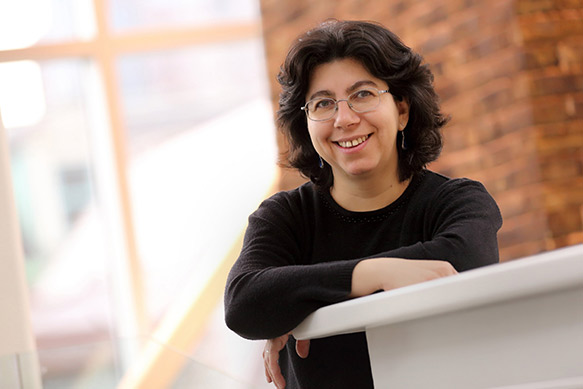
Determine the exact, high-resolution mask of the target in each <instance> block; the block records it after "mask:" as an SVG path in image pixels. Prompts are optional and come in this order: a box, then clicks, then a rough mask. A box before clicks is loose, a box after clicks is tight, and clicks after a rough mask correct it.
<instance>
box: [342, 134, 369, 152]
mask: <svg viewBox="0 0 583 389" xmlns="http://www.w3.org/2000/svg"><path fill="white" fill-rule="evenodd" d="M369 137H370V135H365V136H361V137H360V138H356V139H352V140H347V141H338V142H335V143H336V144H337V145H339V146H340V147H342V148H343V149H350V148H353V147H356V146H358V145H359V144H361V143H363V142H364V141H366V140H367V139H368V138H369Z"/></svg>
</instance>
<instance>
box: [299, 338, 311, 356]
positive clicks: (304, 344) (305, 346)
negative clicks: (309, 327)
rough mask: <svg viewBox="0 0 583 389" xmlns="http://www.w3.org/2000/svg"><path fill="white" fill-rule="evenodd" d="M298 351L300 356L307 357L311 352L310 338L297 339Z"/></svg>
mask: <svg viewBox="0 0 583 389" xmlns="http://www.w3.org/2000/svg"><path fill="white" fill-rule="evenodd" d="M296 352H297V353H298V355H299V357H300V358H307V357H308V354H309V352H310V340H309V339H307V340H296Z"/></svg>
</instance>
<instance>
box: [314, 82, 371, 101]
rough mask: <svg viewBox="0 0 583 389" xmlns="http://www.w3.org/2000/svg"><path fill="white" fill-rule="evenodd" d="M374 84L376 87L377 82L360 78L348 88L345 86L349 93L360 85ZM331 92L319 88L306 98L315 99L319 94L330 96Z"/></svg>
mask: <svg viewBox="0 0 583 389" xmlns="http://www.w3.org/2000/svg"><path fill="white" fill-rule="evenodd" d="M365 85H366V86H374V87H377V84H376V83H375V82H374V81H371V80H361V81H357V82H355V83H354V84H352V85H351V86H349V87H348V88H346V93H348V94H350V93H352V92H354V91H355V90H357V89H358V88H360V87H362V86H365ZM332 95H333V93H332V92H331V91H329V90H320V91H317V92H314V93H313V94H312V95H311V96H310V98H309V99H308V101H310V100H312V99H315V98H316V97H320V96H324V97H330V96H332Z"/></svg>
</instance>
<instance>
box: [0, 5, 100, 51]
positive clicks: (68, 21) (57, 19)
mask: <svg viewBox="0 0 583 389" xmlns="http://www.w3.org/2000/svg"><path fill="white" fill-rule="evenodd" d="M91 1H92V0H18V1H11V0H0V50H10V49H19V48H25V47H29V46H33V45H35V44H38V43H50V42H58V41H69V40H75V39H84V38H89V37H91V36H93V35H94V31H95V28H94V26H95V23H94V20H95V19H94V17H93V15H92V2H91Z"/></svg>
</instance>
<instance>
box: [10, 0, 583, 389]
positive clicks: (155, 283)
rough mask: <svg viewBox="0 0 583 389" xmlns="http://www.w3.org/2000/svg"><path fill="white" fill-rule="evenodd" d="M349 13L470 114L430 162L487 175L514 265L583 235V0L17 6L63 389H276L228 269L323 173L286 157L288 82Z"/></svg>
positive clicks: (13, 116)
mask: <svg viewBox="0 0 583 389" xmlns="http://www.w3.org/2000/svg"><path fill="white" fill-rule="evenodd" d="M331 17H335V18H339V19H366V20H375V21H378V22H381V23H382V24H384V25H385V26H387V27H388V28H390V29H391V30H393V31H394V32H395V33H397V34H398V35H399V36H400V37H401V38H402V39H403V41H404V42H405V43H406V44H407V45H409V46H410V47H412V48H413V49H414V50H416V51H418V52H419V53H421V54H422V55H423V56H424V58H425V60H426V61H427V62H429V63H430V65H431V69H432V70H433V72H434V74H435V86H436V89H437V92H438V94H439V95H440V97H441V99H442V107H443V110H444V111H445V112H446V113H448V114H450V115H451V116H452V121H451V123H450V124H449V125H448V126H447V127H446V128H445V130H444V136H445V149H444V152H443V155H442V157H441V158H440V160H439V161H438V162H436V163H434V164H433V165H431V166H430V168H431V169H433V170H436V171H439V172H441V173H444V174H446V175H449V176H453V177H460V176H466V177H470V178H473V179H477V180H480V181H482V182H483V183H484V184H485V185H486V187H487V188H488V190H489V191H490V193H491V194H492V195H493V196H494V197H495V199H496V200H497V202H498V204H499V206H500V208H501V210H502V214H503V217H504V226H503V228H502V230H501V231H500V234H499V243H500V253H501V259H502V260H504V261H506V260H513V259H517V258H521V257H524V256H528V255H531V254H535V253H539V252H542V251H547V250H552V249H555V248H559V247H564V246H569V245H573V244H576V243H581V242H583V2H581V1H577V0H488V1H486V0H475V1H462V0H432V1H429V0H407V1H406V0H402V1H399V0H384V1H380V0H367V1H364V0H338V1H336V0H325V1H318V2H310V1H307V0H196V1H193V0H189V1H186V0H140V1H138V0H19V1H10V0H0V113H1V117H2V123H3V127H4V128H5V133H6V137H7V139H8V143H9V154H10V155H9V158H10V166H11V173H12V188H8V189H7V188H0V190H13V192H14V198H15V202H16V208H17V214H18V222H19V226H20V232H21V237H22V244H23V247H24V256H25V266H26V279H27V281H26V282H27V287H28V291H29V292H28V293H29V300H30V313H31V321H32V328H33V335H34V339H35V341H36V347H37V350H38V351H37V353H38V354H37V355H36V354H31V355H30V356H29V357H30V358H33V359H36V358H38V362H39V365H40V375H41V378H42V385H43V387H45V388H109V387H120V388H133V387H144V388H165V387H173V388H178V387H201V388H206V387H208V388H219V387H224V388H238V387H240V388H263V387H268V386H267V385H266V384H265V383H264V377H263V367H262V360H261V350H262V342H250V341H245V340H242V339H240V338H239V337H238V336H237V335H235V334H233V333H231V332H230V331H229V330H228V329H226V327H225V325H224V322H223V312H222V293H223V287H224V281H225V277H226V274H227V272H228V270H229V268H230V266H231V264H232V263H233V261H234V260H235V259H236V256H237V251H238V248H239V247H240V244H241V235H242V233H243V231H244V229H245V224H246V219H247V216H248V215H249V213H251V212H252V211H253V210H254V209H255V208H256V207H257V205H258V204H259V203H260V201H261V200H262V199H263V198H265V197H266V196H267V195H269V194H271V193H273V192H274V191H276V190H281V189H289V188H292V187H295V186H297V185H299V184H300V183H302V182H303V179H302V178H301V177H300V176H299V175H298V174H297V173H296V172H293V171H287V170H282V169H280V168H278V167H277V165H276V161H277V157H278V153H279V152H280V151H282V150H285V142H284V141H283V140H282V139H281V138H280V137H279V135H278V133H277V131H276V129H275V126H274V123H273V112H274V110H275V109H276V107H277V96H278V94H279V87H278V85H277V83H276V82H275V76H276V74H277V72H278V70H279V66H280V64H281V62H282V61H283V58H284V56H285V53H286V51H287V49H288V47H289V45H290V44H291V42H292V41H293V40H294V39H296V37H297V36H298V35H299V34H300V33H301V32H303V31H305V30H306V29H308V28H310V27H313V26H314V25H316V24H317V23H319V22H321V21H323V20H325V19H327V18H331ZM26 357H27V356H26V355H25V356H24V358H26ZM2 358H3V356H2V355H0V360H1V359H2Z"/></svg>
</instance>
